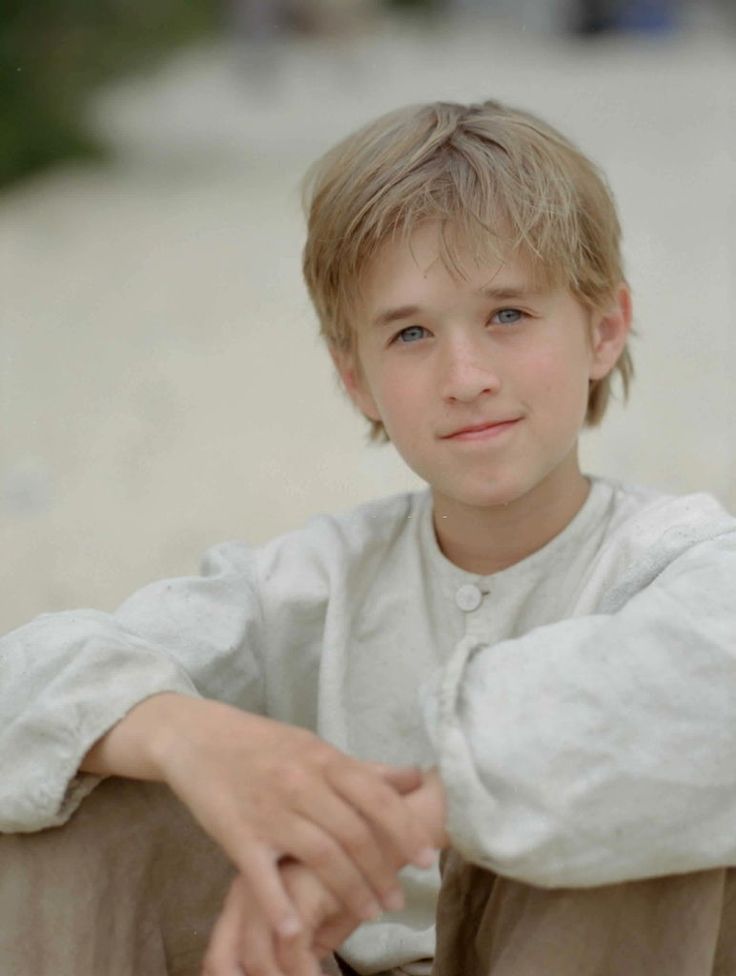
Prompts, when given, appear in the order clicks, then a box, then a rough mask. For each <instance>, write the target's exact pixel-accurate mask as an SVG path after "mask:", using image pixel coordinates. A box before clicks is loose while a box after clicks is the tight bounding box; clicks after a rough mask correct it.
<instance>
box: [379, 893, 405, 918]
mask: <svg viewBox="0 0 736 976" xmlns="http://www.w3.org/2000/svg"><path fill="white" fill-rule="evenodd" d="M383 904H384V905H385V906H386V908H387V909H388V910H389V911H390V912H398V911H400V910H401V909H402V908H403V907H404V892H403V891H401V889H400V888H394V889H393V891H389V893H388V894H387V895H386V896H385V897H384V899H383Z"/></svg>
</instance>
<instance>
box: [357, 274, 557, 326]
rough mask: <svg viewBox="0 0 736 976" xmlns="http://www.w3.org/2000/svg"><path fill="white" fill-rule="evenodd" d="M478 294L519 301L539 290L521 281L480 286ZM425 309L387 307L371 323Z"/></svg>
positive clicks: (383, 323)
mask: <svg viewBox="0 0 736 976" xmlns="http://www.w3.org/2000/svg"><path fill="white" fill-rule="evenodd" d="M476 294H478V295H481V296H482V297H483V298H491V299H493V300H494V301H498V302H509V301H518V300H519V299H528V298H533V297H538V296H539V292H538V291H535V290H534V289H533V288H530V287H529V286H528V285H525V284H523V283H522V282H519V283H518V284H510V285H504V286H503V287H500V286H496V285H488V286H487V287H486V288H479V289H478V291H477V292H476ZM422 311H423V309H422V307H421V305H400V306H399V307H398V308H387V309H385V310H384V311H383V312H379V313H378V315H376V317H375V318H374V319H373V320H372V322H371V325H372V326H374V327H375V328H379V329H380V328H383V327H384V326H387V325H390V324H391V323H392V322H398V321H400V320H402V319H408V318H411V317H412V316H413V315H420V314H421V312H422Z"/></svg>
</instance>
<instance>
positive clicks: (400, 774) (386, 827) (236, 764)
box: [82, 693, 433, 935]
mask: <svg viewBox="0 0 736 976" xmlns="http://www.w3.org/2000/svg"><path fill="white" fill-rule="evenodd" d="M82 769H84V770H87V771H89V772H95V773H100V774H102V775H118V776H130V777H133V778H138V779H154V780H161V781H163V782H166V783H168V785H169V786H170V787H171V789H172V790H173V791H174V792H175V793H176V794H177V795H178V796H179V798H180V799H181V800H182V801H183V802H184V803H185V804H186V805H187V807H189V809H190V810H191V812H192V813H193V815H194V816H195V817H196V819H197V820H198V821H199V823H200V824H201V825H202V827H203V828H204V829H205V830H206V831H207V833H209V834H210V836H212V837H213V838H214V839H215V840H216V841H217V842H218V843H219V844H220V845H221V846H222V847H223V849H224V850H225V852H226V853H227V854H228V855H229V856H230V858H231V859H232V860H233V862H234V864H235V865H236V866H237V868H238V870H239V871H240V872H241V873H242V874H243V875H244V876H245V878H246V879H247V880H248V882H249V883H250V885H251V888H252V892H253V894H254V895H255V897H256V898H257V899H258V901H259V903H260V904H261V906H262V908H263V910H264V912H265V914H266V917H267V918H268V919H269V922H270V924H271V925H272V927H273V928H274V930H275V931H278V932H279V933H281V934H282V935H288V934H289V933H290V932H293V931H294V930H296V929H297V928H298V926H299V921H298V917H297V915H296V913H295V912H294V910H293V907H292V904H291V901H290V899H289V896H288V894H287V892H286V890H285V888H284V885H283V883H282V881H281V878H280V876H279V871H278V861H279V859H280V858H281V857H284V856H287V855H288V856H290V857H293V858H295V859H296V860H298V861H301V862H302V863H304V864H306V865H307V866H308V867H310V868H311V869H312V870H313V871H314V872H315V873H316V874H317V876H318V877H319V878H320V879H321V880H322V881H323V883H324V884H325V885H326V887H327V888H329V889H330V890H331V891H332V892H333V893H334V894H335V896H336V897H337V898H338V899H339V901H340V903H341V904H342V905H344V906H345V907H346V909H347V910H349V911H350V912H352V913H353V914H354V915H356V916H358V917H360V918H369V917H372V916H373V915H375V914H378V912H379V911H380V909H381V907H384V908H388V909H396V908H398V907H400V905H401V899H402V897H403V896H402V895H401V889H400V888H399V885H398V882H397V879H396V867H395V865H396V864H397V863H398V864H400V865H403V864H406V863H409V862H413V863H415V864H418V865H420V866H426V865H427V864H429V863H431V861H432V859H433V852H431V850H430V842H429V838H428V836H427V832H426V830H425V828H424V827H423V826H422V824H421V823H420V821H419V820H418V819H417V818H416V817H415V816H414V815H413V813H412V812H411V810H410V808H409V806H408V805H407V804H406V803H405V801H404V800H403V799H402V796H401V793H404V792H408V791H409V790H412V789H415V788H416V787H417V786H419V784H420V782H421V774H420V773H419V772H418V771H416V770H396V769H392V768H391V767H381V766H378V765H377V764H373V763H365V762H361V761H359V760H356V759H352V758H351V757H349V756H347V755H345V754H344V753H342V752H340V751H339V750H338V749H335V748H334V747H332V746H330V745H329V744H328V743H326V742H323V741H322V740H321V739H319V738H318V737H317V736H316V735H314V734H313V733H311V732H308V731H306V730H304V729H300V728H296V727H294V726H290V725H286V724H283V723H281V722H275V721H273V720H271V719H267V718H263V717H261V716H258V715H252V714H249V713H247V712H243V711H241V710H240V709H237V708H233V707H231V706H229V705H224V704H221V703H219V702H214V701H208V700H203V699H198V698H189V697H186V696H183V695H176V694H169V693H166V694H160V695H155V696H153V697H151V698H149V699H147V700H146V701H144V702H142V703H141V704H139V705H137V706H136V707H135V708H133V709H132V710H131V711H130V712H129V713H128V715H127V716H126V717H125V718H124V719H122V720H121V721H120V722H119V723H118V724H117V725H116V726H114V727H113V728H112V729H111V730H110V732H108V733H107V735H105V736H104V737H103V738H102V739H101V740H100V741H99V742H98V743H97V745H95V746H94V747H93V748H92V749H91V750H90V752H89V753H88V754H87V756H86V757H85V760H84V762H83V763H82Z"/></svg>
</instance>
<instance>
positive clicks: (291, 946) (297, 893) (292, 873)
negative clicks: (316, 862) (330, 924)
mask: <svg viewBox="0 0 736 976" xmlns="http://www.w3.org/2000/svg"><path fill="white" fill-rule="evenodd" d="M282 876H283V878H284V884H285V886H286V890H287V891H288V892H289V895H290V897H291V898H292V900H293V901H294V903H295V904H296V905H298V906H299V913H300V915H301V918H302V921H303V923H304V931H303V932H302V934H301V935H300V936H298V937H297V938H295V939H291V940H283V939H280V940H278V941H277V943H276V955H277V959H278V961H279V965H280V966H281V968H282V969H283V971H284V973H286V974H287V976H315V974H317V973H319V972H320V966H319V962H318V956H317V954H316V953H315V951H314V947H313V945H312V936H313V933H314V930H315V929H316V928H317V927H318V925H319V924H321V922H322V921H323V920H324V919H325V918H327V917H329V916H330V915H331V914H334V913H335V912H336V911H337V910H338V909H339V905H338V903H337V901H336V900H335V897H334V895H333V894H331V892H330V891H329V890H328V889H327V888H325V886H324V885H323V884H322V882H321V881H320V880H319V879H318V878H317V877H316V876H315V875H314V874H312V873H310V872H308V871H306V870H305V869H304V866H303V865H300V864H297V863H293V864H286V865H282Z"/></svg>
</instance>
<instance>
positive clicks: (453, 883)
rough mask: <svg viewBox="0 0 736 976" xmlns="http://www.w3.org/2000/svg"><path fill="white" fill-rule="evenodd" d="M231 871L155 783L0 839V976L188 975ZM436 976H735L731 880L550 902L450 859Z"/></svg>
mask: <svg viewBox="0 0 736 976" xmlns="http://www.w3.org/2000/svg"><path fill="white" fill-rule="evenodd" d="M232 873H233V872H232V869H231V867H230V866H229V865H228V863H227V861H226V859H225V857H224V856H223V855H222V854H221V853H220V852H219V850H218V849H217V847H216V846H215V844H214V843H213V842H212V841H210V840H209V839H208V838H207V837H206V836H205V834H204V833H203V832H202V831H201V830H200V829H199V827H198V826H197V825H196V824H195V823H194V821H193V820H192V818H191V817H190V816H189V814H188V813H187V811H186V810H185V809H184V808H183V806H182V805H181V804H180V803H179V802H178V801H177V800H176V799H175V798H174V797H173V796H172V795H171V793H170V792H169V791H168V790H167V789H166V788H165V787H163V786H160V785H158V784H150V783H137V782H132V781H128V780H117V779H110V780H107V781H105V782H104V783H102V784H101V785H100V786H99V787H98V788H97V789H96V790H95V791H94V792H93V793H92V794H91V795H90V796H89V797H88V798H87V799H86V800H85V801H84V803H83V804H82V806H81V808H80V809H79V810H78V811H77V813H76V814H75V815H74V817H72V819H71V821H70V822H69V823H68V824H67V825H66V826H64V827H61V828H55V829H52V830H46V831H42V832H40V833H37V834H22V835H14V834H9V835H0V976H199V973H200V967H201V960H202V956H203V954H204V951H205V948H206V946H207V939H208V933H209V931H210V928H211V926H212V924H213V923H214V920H215V919H216V917H217V914H218V912H219V908H220V905H221V903H222V899H223V897H224V894H225V891H226V890H227V886H228V884H229V881H230V879H231V877H232ZM434 976H736V873H735V872H734V871H731V870H728V871H727V870H714V871H705V872H701V873H698V874H690V875H683V876H680V877H671V878H664V879H657V880H652V881H640V882H630V883H628V884H621V885H615V886H610V887H606V888H596V889H590V890H580V889H575V890H557V891H546V890H542V889H536V888H531V887H529V886H528V885H523V884H520V883H518V882H515V881H510V880H508V879H505V878H500V877H496V876H495V875H493V874H491V873H489V872H487V871H483V870H481V869H479V868H476V867H474V866H473V865H469V864H466V863H464V862H463V861H462V859H461V858H460V857H459V856H458V855H457V854H454V853H452V852H451V853H450V854H449V855H448V856H447V858H446V859H445V863H444V870H443V887H442V893H441V896H440V903H439V909H438V946H437V958H436V961H435V967H434Z"/></svg>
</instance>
